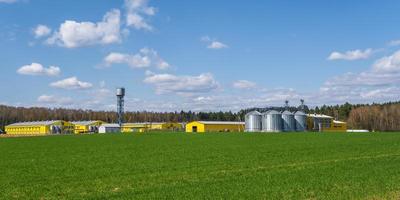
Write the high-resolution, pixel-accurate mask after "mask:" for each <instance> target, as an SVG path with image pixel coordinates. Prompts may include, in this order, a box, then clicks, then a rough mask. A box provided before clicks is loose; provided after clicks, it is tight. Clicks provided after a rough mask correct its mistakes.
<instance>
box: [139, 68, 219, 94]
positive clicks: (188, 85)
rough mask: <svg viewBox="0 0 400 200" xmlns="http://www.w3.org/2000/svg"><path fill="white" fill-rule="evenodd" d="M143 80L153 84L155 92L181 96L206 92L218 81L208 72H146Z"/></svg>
mask: <svg viewBox="0 0 400 200" xmlns="http://www.w3.org/2000/svg"><path fill="white" fill-rule="evenodd" d="M144 82H145V83H147V84H151V85H154V86H155V90H156V93H157V94H168V93H174V94H178V95H182V96H191V95H194V94H199V93H207V92H211V91H213V90H215V89H217V88H218V87H219V84H218V82H217V81H216V80H215V79H214V77H213V75H212V74H210V73H204V74H200V75H199V76H176V75H172V74H154V73H147V77H146V78H145V79H144Z"/></svg>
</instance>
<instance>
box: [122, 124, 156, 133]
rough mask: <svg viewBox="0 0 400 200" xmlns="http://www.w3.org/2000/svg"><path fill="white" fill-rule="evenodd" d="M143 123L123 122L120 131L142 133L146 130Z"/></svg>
mask: <svg viewBox="0 0 400 200" xmlns="http://www.w3.org/2000/svg"><path fill="white" fill-rule="evenodd" d="M148 128H149V127H148V126H147V124H145V123H125V124H122V127H121V131H122V132H123V133H143V132H145V131H147V130H148Z"/></svg>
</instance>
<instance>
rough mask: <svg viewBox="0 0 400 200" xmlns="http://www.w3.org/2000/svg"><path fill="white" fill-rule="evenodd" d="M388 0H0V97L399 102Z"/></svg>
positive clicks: (140, 106)
mask: <svg viewBox="0 0 400 200" xmlns="http://www.w3.org/2000/svg"><path fill="white" fill-rule="evenodd" d="M399 10H400V1H397V0H383V1H375V0H354V1H346V0H335V1H320V0H302V1H290V0H279V1H278V0H276V1H267V0H248V1H228V0H202V1H178V0H168V1H161V0H103V1H95V0H88V1H67V0H58V1H54V0H0V75H1V84H0V91H1V95H0V104H3V105H10V106H24V107H32V106H40V107H50V108H54V107H63V108H74V109H93V110H115V109H116V97H115V90H116V88H117V87H125V88H126V93H127V94H126V98H125V100H126V102H125V109H126V110H128V111H143V110H148V111H180V110H185V111H188V110H192V111H220V110H223V111H228V110H231V111H238V110H240V109H243V108H250V107H266V106H281V105H283V104H284V101H285V100H289V103H290V105H293V106H297V105H298V104H299V103H300V99H304V100H305V102H306V104H307V105H309V106H320V105H323V104H327V105H333V104H342V103H345V102H350V103H373V102H378V103H379V102H388V101H398V100H400V26H398V24H399V23H400V14H399V12H398V11H399Z"/></svg>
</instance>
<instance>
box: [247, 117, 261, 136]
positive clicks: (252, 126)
mask: <svg viewBox="0 0 400 200" xmlns="http://www.w3.org/2000/svg"><path fill="white" fill-rule="evenodd" d="M261 130H262V116H261V113H259V112H250V113H248V114H247V115H246V116H245V131H246V132H260V131H261Z"/></svg>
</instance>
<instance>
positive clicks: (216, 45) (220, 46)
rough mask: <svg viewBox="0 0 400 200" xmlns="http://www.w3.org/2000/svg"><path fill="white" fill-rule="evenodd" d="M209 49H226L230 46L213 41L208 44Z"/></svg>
mask: <svg viewBox="0 0 400 200" xmlns="http://www.w3.org/2000/svg"><path fill="white" fill-rule="evenodd" d="M207 48H209V49H224V48H228V46H227V45H226V44H224V43H222V42H218V41H213V42H211V44H210V45H208V46H207Z"/></svg>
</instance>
